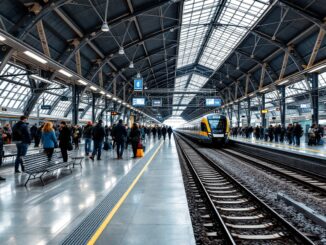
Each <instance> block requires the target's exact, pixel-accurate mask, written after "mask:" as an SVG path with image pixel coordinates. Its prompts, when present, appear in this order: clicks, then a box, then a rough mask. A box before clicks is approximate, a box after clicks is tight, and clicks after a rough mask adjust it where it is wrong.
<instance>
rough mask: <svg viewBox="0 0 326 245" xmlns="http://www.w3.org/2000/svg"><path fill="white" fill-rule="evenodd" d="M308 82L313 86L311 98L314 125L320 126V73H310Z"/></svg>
mask: <svg viewBox="0 0 326 245" xmlns="http://www.w3.org/2000/svg"><path fill="white" fill-rule="evenodd" d="M307 79H308V82H309V83H310V85H311V91H310V97H311V108H312V118H311V119H312V123H313V124H317V125H318V124H319V106H318V73H316V72H314V73H308V74H307Z"/></svg>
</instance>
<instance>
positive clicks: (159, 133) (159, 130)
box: [157, 126, 162, 140]
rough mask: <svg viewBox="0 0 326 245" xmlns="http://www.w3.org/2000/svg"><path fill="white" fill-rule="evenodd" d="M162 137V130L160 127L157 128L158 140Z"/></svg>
mask: <svg viewBox="0 0 326 245" xmlns="http://www.w3.org/2000/svg"><path fill="white" fill-rule="evenodd" d="M161 137H162V128H161V127H160V126H158V127H157V138H158V139H159V140H160V139H161Z"/></svg>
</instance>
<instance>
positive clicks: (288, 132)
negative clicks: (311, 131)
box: [286, 123, 293, 145]
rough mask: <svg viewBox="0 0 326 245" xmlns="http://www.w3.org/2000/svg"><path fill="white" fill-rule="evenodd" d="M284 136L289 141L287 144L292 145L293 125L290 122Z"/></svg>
mask: <svg viewBox="0 0 326 245" xmlns="http://www.w3.org/2000/svg"><path fill="white" fill-rule="evenodd" d="M286 138H287V140H288V142H289V145H292V143H293V126H292V124H291V123H290V124H289V125H288V126H287V128H286Z"/></svg>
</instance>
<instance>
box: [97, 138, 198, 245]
mask: <svg viewBox="0 0 326 245" xmlns="http://www.w3.org/2000/svg"><path fill="white" fill-rule="evenodd" d="M96 244H97V245H106V244H114V245H129V244H135V245H137V244H139V245H147V244H148V245H153V244H155V245H173V244H175V245H183V244H184V245H191V244H195V239H194V234H193V229H192V225H191V219H190V215H189V211H188V204H187V198H186V194H185V190H184V185H183V180H182V175H181V169H180V165H179V159H178V155H177V149H176V146H175V142H174V140H171V142H169V141H165V142H164V144H163V147H162V148H161V150H160V151H159V153H158V154H157V156H156V157H155V158H154V160H153V161H152V163H151V164H150V165H149V166H148V169H147V170H146V172H145V173H144V175H143V176H142V177H141V179H140V180H139V182H138V183H137V184H136V186H135V187H134V189H133V190H132V191H131V193H130V194H129V196H128V197H127V199H126V200H125V202H124V203H123V204H122V206H121V207H120V209H119V210H118V212H117V213H116V214H115V216H114V217H113V219H112V220H111V222H110V223H109V225H108V226H107V227H106V229H105V230H104V231H103V233H102V235H101V236H100V237H99V239H98V240H97V242H96Z"/></svg>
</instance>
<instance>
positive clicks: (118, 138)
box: [112, 119, 127, 159]
mask: <svg viewBox="0 0 326 245" xmlns="http://www.w3.org/2000/svg"><path fill="white" fill-rule="evenodd" d="M122 122H123V121H122V119H120V120H119V123H118V124H117V125H116V126H115V127H114V128H113V130H112V137H113V139H114V141H115V142H116V144H117V158H118V159H122V155H123V150H124V146H125V142H126V138H127V129H126V127H125V126H124V125H123V124H122Z"/></svg>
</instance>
